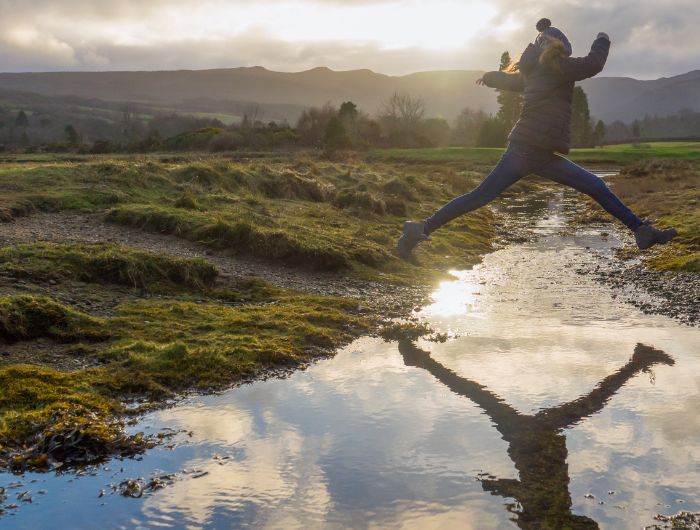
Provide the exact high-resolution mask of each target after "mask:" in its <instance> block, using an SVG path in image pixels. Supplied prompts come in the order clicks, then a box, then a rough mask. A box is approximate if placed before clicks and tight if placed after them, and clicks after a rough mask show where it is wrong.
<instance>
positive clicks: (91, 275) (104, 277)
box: [0, 243, 218, 287]
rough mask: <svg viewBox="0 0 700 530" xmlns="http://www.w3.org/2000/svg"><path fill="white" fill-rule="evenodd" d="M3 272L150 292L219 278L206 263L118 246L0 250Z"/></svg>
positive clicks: (40, 245) (38, 245) (51, 245)
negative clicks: (149, 289)
mask: <svg viewBox="0 0 700 530" xmlns="http://www.w3.org/2000/svg"><path fill="white" fill-rule="evenodd" d="M0 260H2V261H4V263H3V264H2V265H0V270H5V271H6V272H9V273H11V274H13V275H15V276H33V277H40V278H43V279H50V278H70V279H74V280H79V281H84V282H92V283H114V284H119V285H127V286H130V287H146V286H148V285H153V284H158V283H165V284H175V285H187V286H190V287H203V286H205V285H207V284H210V283H211V282H212V281H213V280H214V279H215V278H216V276H217V275H218V271H217V270H216V267H214V265H213V264H211V263H210V262H208V261H206V260H205V259H203V258H193V259H183V258H176V257H174V256H170V255H168V254H162V253H157V252H145V251H140V250H134V249H131V248H128V247H125V246H123V245H119V244H116V243H98V244H95V245H77V244H76V245H57V244H54V243H34V244H31V245H17V246H14V247H5V248H3V249H0Z"/></svg>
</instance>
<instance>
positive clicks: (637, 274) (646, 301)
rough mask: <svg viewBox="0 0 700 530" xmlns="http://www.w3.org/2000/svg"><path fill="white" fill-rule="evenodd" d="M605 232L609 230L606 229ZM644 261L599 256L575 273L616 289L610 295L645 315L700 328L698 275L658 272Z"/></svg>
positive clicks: (683, 272)
mask: <svg viewBox="0 0 700 530" xmlns="http://www.w3.org/2000/svg"><path fill="white" fill-rule="evenodd" d="M606 229H607V230H610V228H609V226H608V227H606ZM623 237H624V236H623ZM647 259H648V258H647ZM645 261H646V260H645V259H644V258H641V259H640V258H637V259H633V260H624V259H619V258H614V259H607V258H604V257H603V256H601V259H600V260H599V262H598V264H597V265H596V266H595V267H593V266H590V265H585V266H583V267H581V268H580V269H578V270H577V272H578V273H579V274H584V275H590V276H591V277H593V279H595V280H596V281H598V282H600V283H604V284H607V285H609V286H610V287H612V288H613V289H615V290H616V293H615V294H614V295H613V296H615V297H617V298H619V299H620V300H622V301H624V302H627V303H629V304H632V305H634V306H635V307H637V308H639V310H640V311H642V312H644V313H647V314H657V315H664V316H668V317H671V318H674V319H677V320H679V321H680V322H682V323H684V324H687V325H689V326H698V325H700V274H698V273H693V272H685V271H665V272H658V271H655V270H653V269H651V268H649V267H648V266H647V265H646V264H645Z"/></svg>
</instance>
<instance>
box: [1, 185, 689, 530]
mask: <svg viewBox="0 0 700 530" xmlns="http://www.w3.org/2000/svg"><path fill="white" fill-rule="evenodd" d="M568 205H569V202H568V199H565V198H563V197H562V196H555V197H551V196H550V197H543V198H540V200H539V203H538V204H536V205H535V207H534V208H533V207H532V204H530V205H527V204H520V205H519V204H518V203H516V202H510V203H504V204H503V205H501V207H508V208H510V209H511V211H513V210H515V211H517V209H518V208H520V209H521V212H520V213H522V215H531V214H534V215H535V216H536V218H537V219H538V221H536V223H535V224H534V226H533V230H534V231H535V233H536V234H537V235H538V237H537V240H536V241H534V242H531V243H526V244H522V245H516V246H511V247H508V248H506V249H503V250H499V251H497V252H495V253H493V254H491V255H489V256H487V257H486V259H485V260H484V263H483V264H482V265H480V266H477V267H475V268H474V269H473V270H470V271H461V272H458V273H456V275H457V277H458V279H457V280H456V281H454V282H448V283H446V284H443V285H442V286H441V287H440V289H439V290H438V291H437V292H436V295H435V303H434V304H432V305H430V306H426V307H425V308H423V309H422V310H421V311H420V312H419V313H418V315H420V316H421V318H423V319H425V320H427V321H429V322H430V323H431V324H432V325H433V326H434V327H435V328H437V329H438V330H439V331H441V332H447V331H449V332H451V333H453V334H456V335H458V338H456V339H454V340H451V341H449V342H447V343H445V344H433V343H428V342H420V341H419V342H418V343H415V344H410V343H401V344H397V343H385V342H382V341H380V340H376V339H362V340H359V341H357V342H355V343H353V344H352V345H350V346H349V347H347V348H345V349H344V350H343V351H341V352H340V353H339V354H338V355H337V356H336V357H334V358H333V359H331V360H325V361H322V362H319V363H317V364H315V365H312V366H311V367H310V368H309V369H308V370H306V371H304V372H297V373H294V374H293V375H292V376H291V377H290V378H289V379H286V380H270V381H267V382H259V383H254V384H252V385H248V386H244V387H241V388H238V389H235V390H232V391H230V392H228V393H226V394H224V395H221V396H207V397H200V398H196V399H191V400H188V401H186V402H185V403H184V404H182V405H180V406H178V407H175V408H172V409H169V410H163V411H160V412H157V413H154V414H151V415H149V416H148V417H147V418H146V419H145V420H144V422H142V423H141V424H140V425H139V426H137V427H136V429H138V430H141V431H145V432H147V433H151V432H160V431H159V429H162V428H164V427H167V428H170V429H174V430H176V431H177V430H179V429H183V430H185V431H193V432H192V435H191V436H189V435H188V434H187V433H182V432H181V433H178V434H177V435H176V436H174V437H173V438H172V440H171V441H170V443H171V445H170V448H167V447H160V448H158V449H156V450H153V451H151V452H150V453H149V455H147V456H146V457H145V458H144V459H143V460H141V461H136V460H124V461H123V462H120V461H112V462H109V463H108V464H106V466H103V467H101V468H99V469H96V470H91V472H90V473H86V474H85V475H83V476H78V477H76V476H74V475H58V476H54V475H33V474H26V475H24V476H22V477H19V476H12V475H0V486H2V487H5V488H9V487H11V486H16V485H17V483H18V482H19V483H20V484H21V486H19V487H15V488H14V489H8V490H7V494H9V498H8V500H6V501H5V502H4V506H5V509H6V513H5V515H3V519H4V520H3V521H2V524H5V525H7V524H9V525H11V527H12V528H17V529H19V528H41V527H48V526H52V525H54V523H55V521H70V522H71V525H70V526H71V527H72V528H93V527H95V526H96V525H97V526H99V527H101V528H156V527H158V528H162V527H164V528H183V529H184V528H187V529H194V528H238V527H245V528H285V529H287V528H324V529H326V528H416V529H426V528H428V529H429V528H466V529H470V528H473V529H488V528H498V529H501V528H518V527H520V528H528V529H530V528H545V527H547V528H561V527H567V526H569V527H572V528H596V527H599V528H608V529H632V528H634V529H637V528H640V527H642V526H644V525H649V524H652V523H653V522H654V521H653V520H652V517H653V516H654V515H655V514H657V513H663V514H667V515H671V514H675V513H677V512H678V511H680V510H681V509H682V510H689V511H700V504H699V503H700V464H699V462H700V444H698V441H699V440H700V416H698V414H697V410H698V407H700V388H699V384H698V378H697V374H698V373H699V372H700V351H699V350H700V347H699V345H700V330H698V329H697V328H689V327H687V326H682V325H679V324H678V323H676V322H675V321H673V320H671V319H669V318H666V317H662V316H655V315H645V314H643V313H642V312H640V311H638V310H637V309H635V308H634V307H632V306H630V305H628V304H625V303H622V302H620V301H619V299H616V298H613V296H612V295H613V294H614V293H613V291H612V290H611V289H610V288H609V287H607V286H605V285H601V284H598V283H596V282H594V281H593V280H592V279H589V278H588V276H586V275H581V274H578V273H577V272H576V271H577V270H579V269H580V268H582V266H583V265H584V264H586V263H589V264H590V263H593V264H595V263H598V262H599V261H600V260H602V259H609V258H610V257H611V256H612V253H611V250H610V249H611V247H612V246H614V245H616V244H617V243H618V241H617V240H616V239H615V235H614V234H612V233H611V234H610V235H609V236H601V233H600V230H599V229H594V228H593V229H585V230H582V231H579V232H577V233H576V234H574V235H561V234H566V233H567V232H565V231H562V229H563V228H565V225H564V220H565V215H566V213H565V210H566V208H567V207H568ZM542 209H544V211H542ZM533 223H534V221H533ZM104 467H106V468H107V469H106V470H105V469H104ZM122 468H123V469H122ZM183 470H186V472H183ZM92 473H94V474H92ZM176 473H177V475H175V474H176ZM164 475H170V476H169V477H168V478H167V479H163V480H162V481H161V482H162V486H163V487H162V488H160V487H158V488H157V489H155V490H154V491H151V490H149V489H147V490H146V491H145V492H144V493H143V495H142V496H141V497H140V498H126V497H124V496H122V495H120V494H119V492H116V493H113V494H111V493H112V492H113V488H111V487H108V484H110V483H111V484H114V485H115V486H117V487H118V485H119V484H120V483H121V482H122V481H124V480H126V479H131V480H137V479H139V478H140V479H141V480H140V482H139V481H138V480H137V482H139V483H140V484H142V485H146V484H148V483H149V482H150V480H151V478H152V477H162V476H164ZM35 480H36V481H37V482H32V481H35ZM11 482H12V483H13V484H10V483H11ZM151 484H153V483H151ZM100 490H104V493H102V496H101V497H100V495H101V491H100ZM24 491H29V494H27V495H25V497H24V498H23V499H26V498H27V497H32V499H33V500H32V502H31V503H29V502H25V501H24V500H23V499H22V500H18V497H19V495H20V494H21V493H22V492H24ZM39 491H46V492H47V493H45V494H40V493H38V492H39ZM130 491H132V492H133V491H135V490H133V489H132V490H130ZM137 496H138V495H137ZM11 503H14V504H15V505H19V509H7V506H8V505H9V504H11ZM11 514H13V515H11Z"/></svg>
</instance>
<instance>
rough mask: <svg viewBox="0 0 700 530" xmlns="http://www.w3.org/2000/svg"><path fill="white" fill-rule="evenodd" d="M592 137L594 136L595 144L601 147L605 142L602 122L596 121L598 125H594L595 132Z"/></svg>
mask: <svg viewBox="0 0 700 530" xmlns="http://www.w3.org/2000/svg"><path fill="white" fill-rule="evenodd" d="M593 135H594V136H595V143H596V144H598V145H601V146H602V145H603V141H604V140H605V124H604V123H603V120H598V123H596V124H595V132H594V133H593Z"/></svg>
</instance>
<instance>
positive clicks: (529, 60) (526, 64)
mask: <svg viewBox="0 0 700 530" xmlns="http://www.w3.org/2000/svg"><path fill="white" fill-rule="evenodd" d="M541 52H542V49H541V48H540V47H539V46H536V45H534V44H530V45H528V47H527V48H525V51H524V52H523V54H522V55H521V56H520V62H519V67H518V69H519V70H520V71H521V72H522V73H523V74H525V75H530V74H531V73H532V71H533V70H534V69H535V67H536V66H537V63H538V62H539V59H540V53H541Z"/></svg>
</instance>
